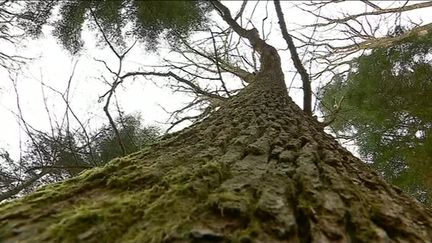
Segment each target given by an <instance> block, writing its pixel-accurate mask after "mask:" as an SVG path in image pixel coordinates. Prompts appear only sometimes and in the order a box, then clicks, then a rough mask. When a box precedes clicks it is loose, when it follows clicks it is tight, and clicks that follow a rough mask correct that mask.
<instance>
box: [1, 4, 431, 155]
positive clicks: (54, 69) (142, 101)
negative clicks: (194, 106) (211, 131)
mask: <svg viewBox="0 0 432 243" xmlns="http://www.w3.org/2000/svg"><path fill="white" fill-rule="evenodd" d="M295 3H296V2H285V1H282V7H283V9H284V11H285V19H286V21H287V23H288V26H289V28H296V27H297V25H296V24H298V23H302V24H306V23H313V22H314V21H315V18H314V17H312V16H308V15H305V13H303V12H301V11H299V10H298V9H295V8H293V7H292V5H293V4H295ZM225 4H226V5H227V6H228V7H229V8H230V9H231V11H232V12H233V13H235V12H236V11H237V9H238V8H239V6H240V4H241V2H239V1H237V2H235V1H230V2H225ZM254 4H255V2H253V1H252V2H251V3H250V4H249V5H248V8H247V11H246V14H245V16H248V15H247V13H250V12H251V11H252V9H253V7H254ZM381 4H384V5H385V4H387V5H389V4H390V3H381ZM266 9H267V10H268V16H269V18H270V19H269V20H267V21H266V22H265V23H266V24H265V26H264V29H265V30H266V32H270V36H269V42H270V44H272V45H275V46H276V47H277V48H279V49H284V48H285V47H286V44H285V42H284V40H283V39H282V38H281V37H280V31H279V26H278V24H277V20H276V18H275V15H274V13H273V9H274V6H273V4H272V3H268V4H266V3H264V2H263V3H260V5H259V6H258V7H257V8H256V10H255V13H254V18H253V19H254V20H255V21H254V25H255V26H257V27H258V28H259V29H261V27H262V26H261V23H262V21H261V20H262V19H264V18H265V17H266V15H267V14H266ZM363 10H364V5H363V4H362V3H360V2H352V1H348V2H347V3H346V4H340V5H338V8H337V9H334V10H328V11H329V12H328V14H329V15H337V14H340V13H341V12H342V11H344V12H347V11H349V12H358V11H363ZM332 11H333V12H332ZM404 16H407V17H408V16H409V17H410V18H412V19H413V20H415V19H417V20H418V19H420V18H422V19H423V21H424V22H425V23H429V22H431V21H432V19H431V16H430V14H428V11H425V10H423V11H416V12H415V13H414V12H410V13H406V14H404ZM215 18H216V19H217V21H220V19H219V18H218V17H217V16H216V17H215ZM245 22H246V21H245ZM390 24H391V23H390ZM249 27H250V26H249ZM51 31H52V29H51V28H50V27H47V26H46V27H44V36H43V37H42V38H39V39H37V40H25V41H23V44H25V46H19V47H18V48H17V50H16V53H18V54H21V55H24V56H27V57H32V58H34V59H33V60H31V61H29V62H28V63H27V64H26V65H25V66H23V68H22V71H21V72H19V74H18V75H17V76H14V78H15V79H16V82H17V90H18V93H19V97H20V105H21V108H22V111H23V116H24V118H25V119H26V121H27V122H28V123H29V124H31V125H32V126H33V127H35V128H37V129H39V130H49V127H50V126H49V117H48V115H47V110H49V112H50V113H51V115H52V118H53V119H55V118H54V117H57V119H60V118H61V117H62V115H63V112H64V110H65V105H64V102H62V100H61V97H60V96H59V95H58V94H56V93H54V92H52V91H51V90H49V88H44V89H43V92H44V93H45V99H46V101H47V102H46V103H47V107H45V106H44V102H43V100H44V96H43V92H42V85H41V82H43V83H44V84H46V85H48V86H50V87H53V88H55V89H57V90H59V91H62V92H63V91H64V90H65V88H66V86H67V81H68V80H69V78H70V76H71V74H72V72H73V73H74V75H73V78H72V79H71V80H72V82H71V87H72V89H71V94H70V97H71V104H72V105H71V106H72V109H73V110H74V111H75V112H76V113H77V115H78V117H80V118H81V119H83V120H84V121H86V120H89V126H90V128H96V127H97V126H99V125H100V124H102V123H107V119H106V117H105V115H104V113H103V110H102V107H103V103H98V102H97V101H98V98H99V96H100V95H101V94H103V93H105V92H106V91H107V90H108V86H107V85H106V84H104V83H103V82H102V80H101V76H105V77H106V78H108V79H109V78H110V76H109V75H108V74H107V71H106V69H105V67H104V66H103V65H102V64H101V63H100V62H98V61H96V60H95V59H100V60H104V61H106V62H107V63H108V65H110V66H111V67H113V69H115V67H116V65H118V63H117V60H116V58H115V56H114V54H113V53H112V52H111V51H110V50H109V49H108V48H106V46H105V47H102V48H101V47H100V46H98V44H97V42H96V41H95V37H94V34H93V33H91V32H90V31H88V30H86V31H84V32H83V39H84V41H85V43H86V45H85V47H84V51H82V52H81V54H80V55H79V56H72V55H71V54H70V53H68V52H67V51H65V50H64V49H62V47H61V46H60V45H58V43H57V40H55V39H54V38H53V37H52V36H51V35H50V32H51ZM0 48H2V49H5V48H9V47H8V46H5V45H3V44H1V45H0ZM170 55H171V53H170V52H169V48H167V47H162V48H160V49H159V52H158V53H148V52H145V51H144V48H143V46H142V45H141V44H137V45H136V46H135V47H134V48H133V49H132V50H131V52H130V53H129V54H128V56H127V58H126V59H125V62H124V67H125V68H126V69H127V70H130V71H132V70H137V69H139V68H141V69H144V70H147V71H151V70H153V68H152V67H150V66H151V65H155V64H158V63H160V64H162V62H161V61H162V59H164V58H169V57H170ZM280 55H281V58H282V62H283V63H286V64H287V65H284V70H285V71H286V75H285V76H286V82H287V84H289V83H290V82H291V79H292V78H293V75H294V73H293V72H292V70H293V67H292V64H291V60H290V57H289V54H288V52H287V51H281V52H280ZM75 65H76V66H75ZM74 66H75V70H74ZM73 70H74V71H73ZM298 78H299V77H298V76H296V79H295V80H296V81H295V83H294V85H293V86H294V87H298V86H300V82H299V79H298ZM0 80H1V81H0V118H1V119H0V148H4V149H6V150H8V151H9V152H10V153H11V155H12V157H15V158H17V157H18V156H19V148H20V141H21V140H25V139H26V138H25V135H24V133H23V132H22V130H21V129H20V126H19V124H18V122H17V117H16V115H15V114H14V113H16V112H17V108H16V107H17V104H16V95H15V92H14V88H13V85H12V82H11V80H10V78H9V77H8V75H7V73H6V72H5V71H4V70H0ZM166 84H167V82H166V81H164V80H160V79H158V80H157V81H156V82H152V81H151V80H145V79H137V80H128V82H127V83H125V85H124V87H121V88H120V89H119V90H118V92H117V98H118V100H119V103H120V104H121V107H122V108H123V109H124V111H125V113H134V112H140V113H141V115H142V117H143V118H144V122H145V124H146V125H158V126H161V127H162V128H167V127H168V125H167V124H166V121H167V119H168V118H169V113H167V112H166V111H165V110H167V111H173V110H175V109H178V108H180V107H181V106H182V105H184V104H186V103H187V102H188V101H189V100H190V97H187V96H185V95H184V94H179V93H173V91H172V90H170V89H169V88H167V87H164V86H165V85H166ZM290 95H291V97H292V98H293V99H294V101H295V102H296V103H297V104H299V105H301V103H302V93H301V90H299V89H291V90H290ZM111 106H112V107H114V103H112V105H111ZM75 125H76V124H75ZM180 128H181V127H179V128H178V129H180ZM21 142H22V141H21Z"/></svg>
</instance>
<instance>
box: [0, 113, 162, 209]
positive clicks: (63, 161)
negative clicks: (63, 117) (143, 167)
mask: <svg viewBox="0 0 432 243" xmlns="http://www.w3.org/2000/svg"><path fill="white" fill-rule="evenodd" d="M116 122H117V125H118V127H119V132H120V134H121V137H122V139H123V140H124V141H125V143H124V145H125V148H126V150H127V152H128V153H132V152H136V151H138V150H140V149H143V148H145V147H146V146H148V145H149V144H151V143H154V142H155V141H157V139H158V137H159V129H158V128H157V127H154V126H146V127H144V126H142V124H141V122H142V119H141V117H140V115H139V114H136V115H124V116H121V117H119V118H117V119H116ZM29 136H30V137H31V138H32V139H33V140H32V141H30V139H29V141H28V142H27V146H26V147H25V148H26V149H25V150H24V151H22V153H23V154H22V156H21V158H20V159H19V160H18V161H15V160H13V159H11V158H10V156H9V154H8V153H7V151H2V152H1V154H0V156H1V157H0V158H1V159H2V161H1V166H0V201H2V200H5V199H10V198H14V197H17V196H22V195H25V194H28V193H31V192H33V191H34V190H35V189H36V188H38V187H40V186H41V185H46V184H49V183H54V182H60V181H63V180H65V179H67V178H71V177H73V176H76V175H78V174H79V173H81V172H82V171H84V170H87V169H91V168H94V167H96V166H103V165H105V164H106V163H107V162H109V161H110V160H112V159H114V158H116V157H119V156H121V155H122V151H121V149H120V148H119V147H118V141H117V137H116V136H115V135H114V131H113V129H112V126H110V125H103V126H102V127H100V128H99V129H97V130H96V131H94V132H92V133H91V134H90V141H87V140H86V139H85V136H84V134H83V133H82V131H80V130H76V131H70V130H67V129H66V128H63V129H57V130H56V131H55V132H54V134H51V133H47V132H42V131H37V130H32V134H29ZM87 143H91V146H88V144H87ZM90 147H92V148H94V149H93V150H90V149H89V148H90ZM92 153H94V154H93V155H92Z"/></svg>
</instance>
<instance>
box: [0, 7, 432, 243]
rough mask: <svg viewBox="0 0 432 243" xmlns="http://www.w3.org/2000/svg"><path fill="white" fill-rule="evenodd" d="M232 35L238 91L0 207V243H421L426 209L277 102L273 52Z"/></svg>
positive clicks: (251, 35)
mask: <svg viewBox="0 0 432 243" xmlns="http://www.w3.org/2000/svg"><path fill="white" fill-rule="evenodd" d="M221 12H222V16H223V17H224V18H227V19H228V20H229V18H230V16H229V15H228V16H224V14H223V9H221ZM227 22H228V23H229V21H227ZM233 24H234V23H233ZM231 26H232V27H233V29H235V28H236V26H233V25H231ZM237 27H238V26H237ZM236 31H237V30H236ZM237 32H238V33H239V34H240V35H241V36H243V37H245V38H247V39H249V41H250V42H251V44H252V46H253V47H254V48H255V49H256V50H257V51H258V52H259V53H260V54H261V69H260V71H259V72H258V73H257V74H256V76H255V80H254V81H253V82H251V84H250V85H248V86H247V87H246V88H245V89H244V90H243V91H241V92H240V93H239V94H238V95H237V96H235V97H233V98H231V99H230V100H229V101H227V102H226V104H225V105H224V106H223V107H221V108H220V109H219V110H218V111H216V112H215V113H213V114H212V115H211V116H210V117H208V118H207V119H205V120H204V121H202V122H200V123H197V124H195V125H193V126H191V127H189V128H186V129H184V130H182V131H180V132H178V133H175V134H172V135H168V136H166V137H164V139H163V140H162V141H161V142H160V143H158V144H155V145H153V146H152V147H150V148H148V149H146V150H144V151H140V152H138V153H135V154H131V155H129V156H127V157H123V158H119V159H116V160H114V161H112V162H110V163H109V164H108V165H107V166H105V167H103V168H97V169H93V170H89V171H88V172H86V173H84V174H82V175H80V176H78V177H76V178H73V179H71V180H68V181H66V182H64V183H60V184H55V185H51V186H47V187H45V188H43V189H41V190H39V191H38V192H36V193H34V194H32V195H30V196H28V197H26V198H24V199H22V200H17V201H13V202H10V203H8V204H5V205H3V206H2V207H1V208H0V241H1V242H320V243H323V242H431V241H432V214H431V212H430V211H428V210H427V209H425V208H423V207H421V206H420V205H419V204H418V203H417V202H415V201H413V200H412V199H411V198H409V197H408V196H406V195H404V194H403V193H402V192H401V190H399V189H398V188H395V187H393V186H391V185H389V184H387V183H385V182H384V181H383V180H382V179H381V178H380V177H379V176H378V175H377V174H376V173H375V172H373V171H372V170H370V169H369V167H368V166H367V165H366V164H364V163H363V162H362V161H360V160H359V159H357V158H355V157H354V156H353V155H352V154H351V153H349V152H348V151H346V150H345V149H344V148H342V147H341V146H340V145H339V144H338V143H337V142H336V141H335V140H334V139H333V138H332V137H331V136H330V135H327V134H326V133H324V131H323V130H322V127H321V126H320V124H318V122H317V121H315V120H314V119H313V118H311V117H310V116H309V115H307V114H305V113H304V112H303V111H302V110H301V109H300V108H299V107H298V106H297V105H295V104H294V102H293V101H292V100H291V99H290V98H289V97H288V94H287V92H286V86H285V83H284V75H283V72H282V69H281V63H280V59H279V56H278V54H277V51H276V50H275V49H274V48H273V47H272V46H270V45H268V44H266V43H265V42H264V41H263V40H262V39H260V38H259V35H258V34H257V32H256V30H248V31H245V30H238V31H237Z"/></svg>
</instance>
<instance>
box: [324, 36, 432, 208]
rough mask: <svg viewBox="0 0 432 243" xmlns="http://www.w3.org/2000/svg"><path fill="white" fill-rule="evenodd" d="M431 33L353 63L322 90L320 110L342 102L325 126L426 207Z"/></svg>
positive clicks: (430, 194)
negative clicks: (352, 142)
mask: <svg viewBox="0 0 432 243" xmlns="http://www.w3.org/2000/svg"><path fill="white" fill-rule="evenodd" d="M431 40H432V34H431V33H429V34H427V35H423V36H420V37H418V36H413V37H412V38H410V39H409V40H406V41H403V42H399V43H396V45H394V46H391V47H389V48H381V49H376V50H373V51H372V53H371V54H370V55H364V56H361V57H359V58H358V59H356V60H355V64H353V66H352V67H351V70H350V71H349V73H348V74H347V75H346V76H335V78H334V80H333V82H332V83H331V84H330V85H328V86H327V87H325V88H324V89H323V90H322V99H323V102H322V110H323V111H324V113H325V114H326V115H330V114H331V113H332V112H331V111H332V110H333V109H334V108H332V106H334V104H336V103H338V102H339V101H340V100H343V102H342V105H341V109H340V111H339V113H338V114H337V117H336V119H335V121H334V122H333V123H332V124H331V127H332V128H333V129H334V131H336V133H338V134H343V135H349V136H350V137H352V138H354V139H355V141H356V144H357V145H358V146H359V152H360V154H361V155H362V156H363V157H364V158H365V159H366V160H368V161H370V162H373V166H374V167H376V168H377V169H378V170H379V171H380V172H381V173H382V174H383V176H384V177H385V178H386V179H387V180H389V181H391V182H393V183H395V184H396V185H398V186H400V187H402V188H403V189H404V190H405V191H407V192H408V193H410V194H412V195H414V196H416V197H417V199H419V200H420V201H422V202H425V203H427V204H428V205H431V203H432V180H431V178H432V172H431V170H430V167H431V165H432V136H431V133H432V106H431V101H432V56H431V54H432V41H431Z"/></svg>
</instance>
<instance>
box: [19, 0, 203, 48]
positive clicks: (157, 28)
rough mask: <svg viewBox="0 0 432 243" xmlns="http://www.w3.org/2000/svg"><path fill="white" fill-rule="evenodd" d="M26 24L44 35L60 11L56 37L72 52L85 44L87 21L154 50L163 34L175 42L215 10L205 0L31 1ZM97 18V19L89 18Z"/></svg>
mask: <svg viewBox="0 0 432 243" xmlns="http://www.w3.org/2000/svg"><path fill="white" fill-rule="evenodd" d="M25 8H26V11H25V12H24V13H23V16H24V20H23V21H22V25H23V26H24V27H25V29H26V30H28V33H30V34H32V35H33V36H38V35H40V34H41V31H42V26H43V25H44V24H46V23H48V21H49V20H50V17H51V16H52V14H53V12H54V10H58V13H59V15H58V17H57V19H55V20H53V21H54V23H53V25H54V32H53V34H54V36H56V37H57V38H58V39H59V41H60V43H61V44H62V45H63V46H64V47H65V48H66V49H67V50H69V51H71V52H72V53H76V52H77V51H79V50H80V49H81V47H82V45H83V42H82V39H81V33H82V30H83V27H84V25H85V24H88V26H89V27H90V28H96V25H99V26H100V28H101V29H102V30H103V32H104V34H105V35H107V37H108V38H110V39H111V40H113V41H114V43H116V44H119V45H121V44H122V43H123V40H124V38H125V37H127V36H133V37H134V38H138V39H139V40H141V41H144V42H145V43H146V44H147V48H149V49H150V50H154V49H155V48H156V46H157V44H158V43H159V41H160V39H159V38H160V37H161V34H164V36H165V37H166V38H168V40H172V41H173V43H175V42H176V41H178V38H179V37H185V36H187V35H188V34H189V33H190V31H191V30H196V29H198V28H200V27H202V26H203V25H204V24H205V23H206V20H207V16H206V14H208V13H209V11H210V10H211V8H210V5H209V4H208V3H207V2H204V1H139V0H103V1H100V0H88V1H82V0H72V1H54V0H50V1H30V2H26V3H25ZM88 20H95V21H88Z"/></svg>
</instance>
